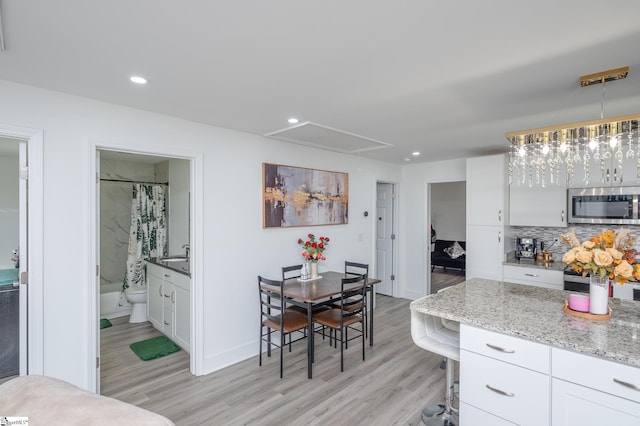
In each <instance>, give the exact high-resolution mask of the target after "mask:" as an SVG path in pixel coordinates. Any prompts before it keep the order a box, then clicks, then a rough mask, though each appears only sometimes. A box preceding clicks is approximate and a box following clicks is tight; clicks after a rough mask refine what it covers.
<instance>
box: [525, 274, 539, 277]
mask: <svg viewBox="0 0 640 426" xmlns="http://www.w3.org/2000/svg"><path fill="white" fill-rule="evenodd" d="M525 275H526V276H528V277H534V278H538V277H539V276H540V275H537V274H525Z"/></svg>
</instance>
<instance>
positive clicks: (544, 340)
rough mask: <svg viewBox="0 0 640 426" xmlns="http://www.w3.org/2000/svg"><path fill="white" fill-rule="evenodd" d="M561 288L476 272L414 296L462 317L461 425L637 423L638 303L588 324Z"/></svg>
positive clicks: (441, 312)
mask: <svg viewBox="0 0 640 426" xmlns="http://www.w3.org/2000/svg"><path fill="white" fill-rule="evenodd" d="M568 295H569V292H567V291H564V290H556V289H550V288H541V287H534V286H530V285H521V284H513V283H508V282H501V281H492V280H485V279H477V278H475V279H471V280H468V281H465V282H464V283H461V284H458V285H456V286H453V287H450V288H448V289H446V290H444V291H441V292H439V293H437V294H433V295H430V296H427V297H424V298H422V299H419V300H416V301H414V302H412V303H411V309H412V310H413V311H414V312H418V313H424V314H428V315H433V316H439V317H442V318H445V319H448V320H453V321H457V322H459V323H460V423H461V424H463V425H467V424H468V425H476V424H492V425H513V424H518V425H536V426H538V425H554V426H562V425H576V426H577V425H580V426H585V425H600V424H640V302H637V301H628V300H620V299H617V298H611V299H609V306H610V307H611V309H612V317H611V319H610V320H605V321H593V320H587V319H582V318H576V317H573V316H570V315H567V314H566V313H564V311H563V306H564V302H565V301H566V300H567V299H568Z"/></svg>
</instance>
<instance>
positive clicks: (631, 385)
mask: <svg viewBox="0 0 640 426" xmlns="http://www.w3.org/2000/svg"><path fill="white" fill-rule="evenodd" d="M613 381H614V382H616V383H618V384H619V385H622V386H626V387H628V388H631V389H633V390H637V391H640V387H638V386H637V385H634V384H633V383H629V382H625V381H623V380H619V379H616V378H615V377H614V378H613Z"/></svg>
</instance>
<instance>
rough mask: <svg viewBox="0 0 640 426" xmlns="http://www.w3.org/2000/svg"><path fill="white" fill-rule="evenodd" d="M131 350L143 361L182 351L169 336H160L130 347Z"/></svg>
mask: <svg viewBox="0 0 640 426" xmlns="http://www.w3.org/2000/svg"><path fill="white" fill-rule="evenodd" d="M129 347H130V348H131V350H132V351H133V352H134V353H135V354H136V355H138V358H140V359H141V360H143V361H149V360H152V359H156V358H160V357H163V356H165V355H170V354H172V353H174V352H178V351H179V350H180V346H178V345H176V344H175V343H173V342H172V341H171V340H169V338H168V337H167V336H158V337H154V338H151V339H147V340H143V341H141V342H136V343H132V344H130V345H129Z"/></svg>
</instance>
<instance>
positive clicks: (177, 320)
mask: <svg viewBox="0 0 640 426" xmlns="http://www.w3.org/2000/svg"><path fill="white" fill-rule="evenodd" d="M190 284H191V280H190V279H189V277H187V276H186V275H182V274H176V275H175V277H174V285H173V303H172V306H173V330H172V332H173V340H174V341H175V342H176V343H177V344H178V345H180V346H181V347H182V348H184V349H185V350H186V351H189V349H190V348H191V300H190V299H191V297H190V295H191V291H190Z"/></svg>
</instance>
